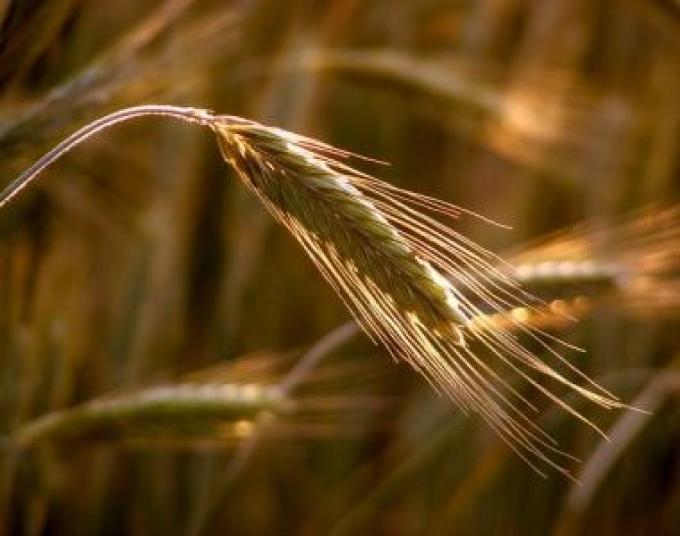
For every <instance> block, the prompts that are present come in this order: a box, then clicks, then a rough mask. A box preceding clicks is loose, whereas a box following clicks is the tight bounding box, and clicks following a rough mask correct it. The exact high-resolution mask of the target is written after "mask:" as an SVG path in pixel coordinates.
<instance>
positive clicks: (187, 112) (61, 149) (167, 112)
mask: <svg viewBox="0 0 680 536" xmlns="http://www.w3.org/2000/svg"><path fill="white" fill-rule="evenodd" d="M145 116H164V117H171V118H174V119H178V120H180V121H184V122H186V123H195V124H199V125H202V126H207V125H210V124H212V122H213V121H214V117H213V115H212V114H211V113H210V112H208V111H207V110H203V109H200V108H188V107H182V106H171V105H163V104H149V105H142V106H133V107H131V108H124V109H123V110H118V111H116V112H113V113H111V114H108V115H105V116H104V117H101V118H100V119H97V120H96V121H93V122H91V123H89V124H87V125H85V126H84V127H83V128H81V129H80V130H78V131H76V132H74V133H73V134H71V135H70V136H69V137H68V138H66V139H65V140H64V141H62V142H61V143H60V144H59V145H57V146H56V147H54V148H53V149H52V150H50V151H49V152H47V153H46V154H45V155H43V156H42V157H41V158H40V159H38V160H37V161H36V162H35V163H34V164H33V165H32V166H31V167H29V168H28V169H27V170H26V171H24V172H23V173H22V174H21V175H19V177H17V178H16V179H15V180H14V181H12V182H11V183H10V184H9V185H8V186H7V187H6V188H5V189H4V190H3V191H2V193H0V208H2V207H3V206H5V205H6V204H7V203H9V202H10V201H11V200H12V199H13V198H14V197H15V196H17V195H18V194H19V193H20V192H21V190H23V189H24V188H25V187H26V186H28V185H29V184H30V183H31V181H33V180H34V179H35V178H36V177H37V176H38V175H39V174H40V173H41V172H42V171H44V170H45V169H46V168H47V167H49V166H50V165H51V164H53V163H54V162H55V161H56V160H58V159H59V158H61V157H62V156H63V155H64V154H66V153H68V152H69V151H70V150H71V149H73V148H74V147H75V146H76V145H79V144H81V143H82V142H84V141H86V140H87V139H88V138H90V137H92V136H94V135H95V134H97V133H99V132H101V131H102V130H104V129H107V128H109V127H112V126H114V125H116V124H118V123H123V122H125V121H129V120H131V119H137V118H139V117H145Z"/></svg>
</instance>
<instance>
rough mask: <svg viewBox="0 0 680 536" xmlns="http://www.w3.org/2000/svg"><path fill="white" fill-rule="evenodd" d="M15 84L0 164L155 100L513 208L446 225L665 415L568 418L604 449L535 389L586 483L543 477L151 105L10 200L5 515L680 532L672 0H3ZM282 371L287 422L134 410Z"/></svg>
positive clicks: (678, 183)
mask: <svg viewBox="0 0 680 536" xmlns="http://www.w3.org/2000/svg"><path fill="white" fill-rule="evenodd" d="M0 87H1V90H0V170H1V171H2V184H3V185H4V184H7V183H9V182H10V181H11V180H12V179H13V178H14V177H16V176H17V175H18V174H19V173H20V172H21V171H22V170H23V169H25V168H26V167H27V166H28V165H30V163H32V162H33V161H34V160H35V159H36V158H38V157H39V156H40V155H41V154H43V153H44V152H45V151H46V150H48V149H49V148H50V147H52V146H53V145H55V144H56V143H57V142H59V141H60V140H61V139H62V138H63V137H64V136H65V135H67V134H69V133H71V132H73V131H74V130H76V129H77V128H79V127H80V126H82V125H84V124H85V123H87V122H88V121H90V120H93V119H95V118H97V117H99V116H101V115H103V114H104V113H107V112H109V111H113V110H116V109H119V108H122V107H125V106H132V105H135V104H142V103H167V104H179V105H187V106H195V107H205V108H210V109H213V110H215V111H217V112H220V113H225V114H234V115H241V116H244V117H247V118H250V119H255V120H258V121H261V122H264V123H267V124H271V125H275V126H279V127H283V128H286V129H289V130H293V131H296V132H300V133H303V134H306V135H309V136H313V137H317V138H319V139H321V140H323V141H325V142H328V143H332V144H334V145H337V146H340V147H342V148H346V149H349V150H351V151H354V152H357V153H360V154H364V155H367V156H370V157H373V158H377V159H381V160H385V161H387V162H390V164H391V165H389V166H378V165H374V164H370V163H365V164H364V163H360V164H359V165H360V166H361V169H363V170H365V171H367V172H369V173H371V174H374V175H376V176H378V177H380V178H383V179H385V180H388V181H390V182H392V183H393V184H396V185H399V186H401V187H405V188H408V189H411V190H416V191H419V192H423V193H427V194H430V195H434V196H436V197H438V198H441V199H444V200H447V201H450V202H452V203H455V204H457V205H461V206H463V207H466V208H469V209H472V210H474V211H476V212H479V213H481V214H483V215H485V216H488V217H490V218H493V219H494V220H496V221H499V222H501V223H504V224H507V225H510V226H511V227H512V229H510V230H507V229H500V228H498V227H494V226H490V225H487V224H484V223H480V222H479V221H478V220H475V219H474V218H462V219H461V220H460V221H458V222H454V224H453V225H454V226H455V228H456V229H457V230H460V231H461V232H464V233H465V234H466V235H467V236H469V237H470V238H472V239H474V240H475V241H477V242H478V243H480V244H482V245H483V246H484V247H487V248H489V249H491V250H492V251H494V252H497V253H502V254H505V255H506V256H507V258H509V259H510V260H511V261H513V262H515V263H519V264H520V265H521V267H522V271H521V272H520V275H521V276H522V279H525V280H526V283H527V285H528V286H529V287H530V288H531V290H532V291H533V292H534V293H536V294H538V295H539V297H541V298H544V299H545V300H546V304H547V305H546V306H547V307H548V309H549V310H552V311H554V312H555V313H562V312H565V311H566V312H568V313H569V314H571V315H572V316H575V317H578V318H579V322H578V323H573V322H565V321H564V318H563V317H561V316H558V315H557V314H556V316H555V318H554V322H547V325H545V326H544V327H545V328H546V329H549V330H551V333H554V334H555V335H558V336H559V337H561V338H563V339H565V340H566V341H568V342H569V343H572V344H574V345H578V346H580V347H583V348H585V349H586V350H587V353H577V352H571V351H567V352H565V355H566V356H567V357H568V358H569V359H570V360H572V361H573V362H574V363H575V364H576V365H577V366H579V367H580V368H581V369H582V370H584V371H586V372H587V373H588V374H589V375H591V376H592V377H594V378H596V379H597V380H598V381H599V382H601V383H602V384H603V385H605V386H606V387H607V388H609V389H611V390H612V391H614V392H615V393H616V394H617V395H619V396H620V397H621V398H622V399H623V400H625V401H628V402H631V403H633V404H634V405H638V406H640V407H643V408H647V409H650V410H652V411H653V414H651V415H647V414H640V413H634V412H603V411H596V410H593V409H592V408H588V407H582V408H581V407H579V410H582V411H583V412H584V413H585V415H586V416H587V417H588V418H590V419H592V420H593V421H594V422H596V423H597V424H598V425H599V426H601V427H602V428H603V429H604V430H606V431H607V432H608V434H609V435H610V438H611V442H610V443H607V442H606V441H604V440H603V439H602V438H600V437H599V436H597V435H596V434H595V433H593V431H592V430H589V429H587V428H586V427H585V426H584V425H583V424H582V423H579V422H578V421H575V420H574V419H572V418H568V417H567V416H565V415H564V414H563V412H561V411H559V410H558V409H557V408H555V407H546V408H545V409H544V411H542V413H541V414H540V415H537V417H536V420H537V421H538V422H539V423H540V424H541V425H542V426H543V427H544V428H545V429H546V430H547V431H549V432H550V433H551V434H552V435H554V436H555V437H556V438H557V439H558V440H559V441H560V445H561V447H562V448H564V449H565V450H567V451H568V452H570V453H573V454H574V455H576V456H577V457H578V458H580V459H581V463H580V464H577V463H576V462H569V461H568V465H569V467H570V469H572V471H573V472H574V474H575V475H576V476H577V477H579V479H580V480H581V484H575V483H574V482H571V481H569V480H568V479H567V478H564V477H562V476H561V475H558V474H557V473H555V474H549V475H548V477H547V478H542V477H541V476H539V475H538V474H536V473H535V472H534V471H532V470H531V469H530V468H529V467H528V466H527V465H526V464H524V463H523V462H522V461H521V460H520V459H519V458H518V457H517V456H516V455H514V454H513V452H512V451H511V450H510V449H509V448H508V447H507V446H506V445H504V444H503V443H502V442H501V441H499V440H498V438H497V437H496V436H495V435H494V434H493V433H492V432H491V431H490V430H489V428H488V427H487V426H486V425H485V424H484V423H482V422H481V420H480V419H478V418H474V417H473V418H466V417H465V416H463V415H462V414H460V413H459V412H458V411H456V409H455V408H454V407H453V406H452V404H451V403H450V402H448V401H446V400H442V399H440V398H438V397H437V396H436V395H435V394H433V393H432V392H431V390H430V389H429V388H428V386H427V385H424V382H422V381H421V380H420V378H418V377H417V376H416V375H415V374H412V373H411V371H410V370H408V369H407V368H406V367H404V366H399V365H396V364H395V363H393V362H392V360H391V359H390V358H389V356H387V354H386V352H384V351H383V350H382V349H380V348H377V347H374V346H373V345H372V344H371V342H370V341H369V340H368V339H367V338H366V337H365V336H363V335H362V334H360V333H359V332H358V331H357V329H356V328H355V327H354V326H353V324H351V323H349V324H348V321H349V320H350V317H349V314H348V312H347V311H346V310H345V308H344V307H343V306H342V303H341V302H340V300H339V299H338V298H337V297H336V296H335V295H334V294H333V292H332V291H331V289H330V288H329V287H328V286H327V285H326V284H325V283H324V282H323V281H322V279H321V277H320V276H319V275H318V274H317V273H316V270H315V269H314V267H313V266H312V264H311V263H310V262H309V261H308V259H307V258H306V257H305V255H304V254H303V252H302V251H301V250H300V248H298V247H297V246H296V245H295V244H294V242H293V241H292V240H291V238H290V237H289V236H288V235H287V234H286V232H284V231H283V230H282V229H280V228H278V227H276V226H275V225H274V224H273V221H272V219H271V218H270V217H269V216H268V215H267V214H266V213H265V212H264V210H263V209H262V208H261V207H260V206H259V204H258V203H257V201H256V200H255V199H253V198H252V196H251V195H250V194H248V193H247V192H245V190H244V189H243V188H242V186H241V185H240V184H239V183H238V181H237V179H236V177H234V176H233V175H232V173H231V172H230V170H229V169H228V168H227V166H226V165H225V164H224V163H223V162H222V161H221V159H220V156H219V153H218V151H217V148H216V145H215V143H214V140H213V139H212V138H211V136H210V134H209V133H208V132H203V131H202V130H201V129H199V128H197V127H192V126H182V125H179V124H177V123H174V122H171V121H167V120H164V119H156V118H153V119H141V120H139V121H137V122H134V123H128V124H125V125H122V126H118V127H116V128H115V129H111V130H108V131H106V132H104V133H102V134H101V135H99V136H98V137H97V138H96V139H93V140H92V141H89V142H88V143H87V144H86V145H83V146H80V147H78V148H77V149H75V150H74V151H72V152H71V153H70V154H69V155H68V156H67V157H65V158H63V159H62V160H61V161H60V162H59V163H57V164H56V165H55V166H54V167H53V168H51V169H50V170H49V171H47V172H46V173H45V174H44V176H43V177H42V178H41V180H40V181H39V182H38V183H36V185H34V186H33V187H31V188H29V189H28V190H27V191H26V192H25V193H23V194H22V196H21V197H20V198H19V199H18V200H17V201H16V202H14V203H12V204H11V205H10V206H8V207H5V208H4V209H3V210H2V212H1V213H0V382H1V388H0V437H1V443H0V477H1V478H0V531H1V532H2V533H3V534H36V535H37V534H121V533H129V534H196V535H198V534H239V535H240V534H244V535H250V534H253V535H255V534H303V535H316V534H335V535H340V534H386V535H388V534H389V535H392V534H409V535H410V534H428V535H429V534H546V533H551V534H563V535H564V534H588V533H591V534H641V535H642V534H645V535H649V534H659V535H664V534H669V535H670V534H680V411H679V410H678V392H679V390H680V371H679V370H678V366H679V364H680V361H679V356H680V344H679V339H678V329H679V328H680V324H679V319H680V284H679V283H678V281H679V280H678V272H679V270H678V267H679V266H680V261H679V259H678V255H680V253H679V252H678V246H679V245H680V232H679V229H680V216H679V213H678V208H677V203H678V194H680V180H678V179H679V176H680V175H679V173H678V171H679V169H680V166H679V158H678V156H679V153H678V147H680V143H679V139H680V136H679V135H680V99H679V98H678V97H679V95H680V5H679V4H678V3H677V2H676V1H674V0H602V1H598V2H592V1H589V0H549V1H542V2H537V1H529V0H483V1H473V0H403V1H398V2H395V1H393V0H373V1H371V2H359V1H357V0H324V1H317V0H288V1H285V2H282V1H277V0H233V1H218V0H215V1H210V0H208V1H201V2H197V1H191V0H166V1H151V0H143V1H140V0H134V1H132V0H117V1H116V2H109V1H105V0H88V1H84V0H40V1H12V0H4V1H0ZM579 266H580V268H578V267H579ZM560 267H561V269H560ZM574 267H577V268H578V269H576V268H574ZM514 313H515V314H516V316H517V317H518V318H521V319H522V320H523V321H524V320H526V321H527V322H529V321H531V319H530V318H525V317H526V316H527V315H526V311H514ZM480 351H481V350H480ZM481 355H482V357H483V354H481ZM322 360H323V362H321V361H322ZM301 362H302V363H308V364H310V366H309V367H307V368H306V369H304V368H299V369H295V366H296V364H299V363H301ZM237 369H238V370H237ZM241 369H245V372H244V371H243V370H241ZM291 370H298V372H300V374H297V373H296V374H297V375H293V374H292V373H291V372H290V371H291ZM192 374H194V375H195V376H191V375H192ZM291 375H293V376H295V382H294V383H295V389H293V388H290V389H287V391H286V393H287V396H289V397H290V398H291V399H292V402H294V403H295V402H296V401H298V397H299V404H297V405H295V404H294V406H295V407H298V408H302V409H300V410H299V411H284V412H282V413H285V415H280V416H279V415H277V414H276V413H277V408H278V406H277V407H275V408H274V410H272V409H271V408H269V409H266V411H265V410H262V412H259V411H256V412H254V413H250V414H247V415H245V414H240V413H238V412H237V413H238V415H237V417H234V418H230V417H226V416H225V417H221V418H219V419H216V420H215V419H212V420H211V419H208V420H202V419H203V416H202V415H201V414H200V412H199V413H196V414H195V415H194V414H192V413H191V408H189V409H188V410H187V409H186V408H184V409H183V410H182V411H185V412H188V415H187V414H183V417H182V418H183V419H184V420H183V421H182V422H185V421H186V422H189V424H191V426H187V429H186V430H181V431H180V430H178V429H177V426H176V424H175V421H173V420H172V419H170V420H169V421H168V420H167V419H166V420H164V419H160V418H159V419H157V418H156V417H155V416H154V415H151V416H150V417H149V416H148V415H147V416H146V417H145V419H147V420H144V419H141V420H139V419H138V420H137V421H135V420H134V419H135V418H137V417H135V415H136V414H135V411H136V410H135V408H136V406H135V405H134V404H135V403H139V401H140V400H143V399H144V393H145V389H149V388H150V387H151V386H158V385H163V386H165V388H166V389H167V390H166V391H164V393H166V395H164V396H167V397H169V398H172V396H174V395H172V393H173V392H174V391H172V388H173V386H178V385H185V386H186V385H189V386H190V387H191V388H193V387H196V386H201V385H204V384H205V385H208V386H210V385H213V384H215V383H224V382H227V383H230V384H234V385H236V386H237V387H238V386H241V387H242V386H243V385H250V386H251V388H249V389H250V390H247V391H244V392H243V393H244V395H243V396H244V397H251V398H250V399H253V397H255V398H256V395H257V394H258V393H260V391H258V390H257V389H255V387H257V386H258V385H265V384H266V385H279V384H280V383H281V382H284V383H285V382H286V381H287V380H286V378H288V379H290V378H291ZM187 378H191V379H190V380H187ZM187 382H188V383H187ZM289 385H290V384H288V383H286V386H289ZM192 386H193V387H192ZM252 386H255V387H252ZM187 389H189V388H187ZM184 392H185V393H186V392H189V391H186V390H185V391H184ZM238 392H241V391H238ZM140 393H141V394H140ZM167 393H170V394H169V395H168V394H167ZM253 393H255V394H253ZM102 397H109V398H111V397H114V398H116V397H117V400H118V401H119V403H123V402H125V401H126V400H127V401H128V402H129V401H130V400H132V402H133V403H132V405H128V406H126V407H132V410H130V411H129V412H128V413H124V414H123V415H122V416H120V415H118V414H116V417H115V418H113V419H109V420H106V419H107V418H106V416H102V415H101V412H100V413H97V411H94V412H93V415H94V417H92V415H90V414H87V411H90V410H91V409H92V407H93V406H92V405H91V401H93V400H99V399H101V398H102ZM125 397H128V398H125ZM185 398H186V397H185ZM189 398H190V397H189ZM147 399H148V397H147ZM121 400H123V402H120V401H121ZM125 403H127V402H125ZM88 404H90V405H88ZM94 407H95V408H98V407H99V406H94ZM263 407H264V406H263ZM79 408H80V410H82V408H85V410H86V413H82V412H81V413H79V414H76V413H73V411H80V410H79ZM88 408H90V409H89V410H88ZM69 411H71V413H68V412H69ZM91 413H92V412H91ZM85 414H87V415H90V416H89V417H87V418H84V417H82V415H85ZM69 415H70V416H71V417H72V416H73V415H77V416H78V415H80V417H78V418H71V417H69V418H71V421H68V422H69V423H70V424H68V425H63V426H64V428H68V434H62V433H61V432H60V433H51V434H50V433H46V432H44V431H43V432H39V433H36V432H35V430H36V428H35V424H36V423H40V422H42V423H44V422H46V421H45V420H44V419H45V418H48V419H51V420H50V421H49V422H51V423H55V422H56V423H57V424H56V425H54V424H52V426H53V427H56V428H55V429H58V430H59V427H60V426H62V425H61V424H59V423H61V422H65V421H63V419H64V416H66V417H68V416H69ZM41 419H42V420H41ZM59 419H62V420H61V421H60V420H59ZM204 421H205V422H204ZM271 421H275V422H271ZM93 423H94V424H93ZM232 425H233V426H232ZM31 426H33V428H31ZM41 429H42V430H44V429H45V428H41ZM30 430H33V432H31V433H29V432H28V431H30ZM39 430H40V428H39ZM31 434H33V435H31ZM41 434H42V435H41ZM28 437H32V439H31V440H28V439H26V438H28ZM21 438H24V439H21Z"/></svg>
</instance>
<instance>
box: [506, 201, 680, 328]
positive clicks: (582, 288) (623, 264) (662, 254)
mask: <svg viewBox="0 0 680 536" xmlns="http://www.w3.org/2000/svg"><path fill="white" fill-rule="evenodd" d="M679 241H680V207H678V206H670V207H651V208H647V209H644V210H640V211H637V212H635V213H633V214H631V215H628V216H624V217H621V218H618V219H616V220H614V221H610V222H598V223H588V224H582V225H578V226H575V227H572V228H570V229H566V230H564V231H558V232H557V233H553V234H552V235H550V236H548V237H545V238H543V239H540V240H539V241H536V242H535V243H533V244H529V245H528V246H526V247H524V248H523V249H522V250H518V251H515V252H510V253H509V254H508V255H506V258H508V259H509V261H510V262H511V263H512V265H513V266H514V274H515V277H516V278H517V279H518V280H519V281H520V282H521V283H522V284H523V286H524V287H525V288H528V289H529V290H531V291H532V292H534V293H536V294H538V295H540V296H541V297H545V298H546V299H560V298H565V297H566V298H568V299H570V300H573V299H575V298H576V297H578V296H581V297H582V298H584V299H586V300H592V299H593V298H598V299H610V300H616V302H617V304H618V305H619V306H621V307H622V308H626V309H628V310H631V311H632V312H639V313H644V314H653V315H656V316H658V315H664V314H667V313H674V312H675V311H677V310H678V307H680V302H679V301H678V300H680V296H679V295H678V293H677V287H678V284H679V282H678V275H680V251H678V247H677V245H678V243H679ZM580 303H581V305H585V303H586V302H585V301H583V300H581V302H580ZM558 307H559V306H558Z"/></svg>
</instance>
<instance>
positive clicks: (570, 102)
mask: <svg viewBox="0 0 680 536" xmlns="http://www.w3.org/2000/svg"><path fill="white" fill-rule="evenodd" d="M300 66H303V67H304V68H308V69H313V70H320V71H322V72H325V73H329V74H331V75H333V74H335V75H339V76H343V77H350V78H356V79H359V80H366V81H368V82H374V83H377V84H382V85H384V86H388V87H394V88H396V89H401V90H406V91H408V92H410V93H415V94H416V95H418V96H421V97H422V99H418V102H420V103H428V102H430V103H436V106H435V110H436V117H437V119H438V120H443V121H445V122H447V123H448V124H451V125H452V126H454V128H457V129H459V130H463V131H464V133H465V135H466V136H472V137H473V138H475V139H477V140H478V141H479V142H480V143H482V144H484V145H486V146H488V147H490V148H491V149H492V150H494V151H497V152H498V153H500V154H502V155H503V156H505V157H506V158H510V159H512V160H515V161H517V162H519V163H521V164H523V165H529V166H536V167H538V168H547V169H550V170H551V172H553V173H559V174H563V175H579V174H580V175H582V170H581V169H580V168H578V165H579V163H580V160H579V158H574V156H575V155H578V154H582V153H586V154H589V158H588V159H587V161H588V163H589V165H590V166H592V165H593V164H594V163H595V162H598V163H599V165H601V166H602V169H603V170H605V169H609V170H610V171H611V167H612V166H614V165H617V166H620V165H621V164H622V158H619V159H618V160H617V161H616V162H615V161H612V160H611V159H610V160H607V159H606V158H604V157H605V155H602V154H600V153H596V152H595V149H596V146H595V143H594V140H597V141H598V143H602V142H603V140H605V139H606V140H608V141H610V142H615V141H616V140H617V139H618V138H619V137H620V136H621V135H622V134H623V135H625V134H626V133H627V132H628V129H629V127H630V117H629V116H630V110H629V109H628V106H627V103H625V102H624V101H623V100H622V99H616V98H615V97H612V96H610V97H609V99H608V100H606V101H603V102H600V101H598V100H597V98H596V96H595V94H594V92H593V91H592V89H590V88H588V87H579V86H578V85H574V82H573V81H569V80H567V77H565V76H564V73H560V72H559V71H556V72H554V73H549V72H548V73H547V72H546V71H541V72H540V73H537V74H535V75H532V77H531V80H526V78H527V77H524V80H522V81H521V83H520V82H514V83H513V84H512V87H506V82H507V81H504V79H503V76H502V75H501V76H499V74H498V73H493V72H490V73H487V74H485V73H483V72H479V70H478V69H477V70H476V71H475V70H472V71H471V69H470V66H468V65H463V64H456V63H455V62H452V61H450V60H449V59H446V58H444V59H441V58H431V57H427V56H425V57H418V56H414V55H409V54H406V53H403V52H400V51H395V50H390V49H385V50H382V49H375V50H343V49H337V50H332V49H330V50H314V51H309V52H307V53H306V54H305V55H304V57H303V58H302V59H301V60H297V61H296V62H295V63H294V68H300ZM505 76H506V77H507V75H505ZM447 110H452V111H451V112H447ZM596 132H597V135H596V134H595V133H596Z"/></svg>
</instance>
